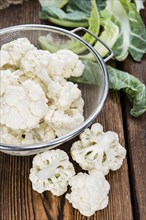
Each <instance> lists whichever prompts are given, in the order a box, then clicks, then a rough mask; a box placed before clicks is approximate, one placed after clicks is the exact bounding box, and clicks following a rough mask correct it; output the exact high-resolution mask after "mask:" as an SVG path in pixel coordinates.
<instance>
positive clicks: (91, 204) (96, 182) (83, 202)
mask: <svg viewBox="0 0 146 220" xmlns="http://www.w3.org/2000/svg"><path fill="white" fill-rule="evenodd" d="M69 185H70V186H71V193H68V194H66V199H68V200H69V202H70V203H72V205H73V207H74V208H75V209H78V210H79V211H80V213H81V214H82V215H84V216H86V217H90V216H91V215H93V214H94V213H95V212H96V211H98V210H101V209H104V208H105V207H107V205H108V193H109V189H110V185H109V183H108V182H107V181H106V179H105V177H104V175H103V173H102V172H99V171H95V170H93V171H90V173H89V174H86V173H78V174H77V175H76V176H73V177H72V178H71V179H70V180H69Z"/></svg>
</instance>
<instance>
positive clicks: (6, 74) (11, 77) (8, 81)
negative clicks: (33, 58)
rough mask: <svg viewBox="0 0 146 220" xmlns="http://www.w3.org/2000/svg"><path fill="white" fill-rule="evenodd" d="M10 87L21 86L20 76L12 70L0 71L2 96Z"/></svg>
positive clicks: (0, 94) (0, 91) (0, 92)
mask: <svg viewBox="0 0 146 220" xmlns="http://www.w3.org/2000/svg"><path fill="white" fill-rule="evenodd" d="M9 85H19V83H18V76H16V75H15V74H14V73H12V72H11V71H10V70H0V96H2V95H3V94H4V93H5V91H6V88H7V86H9Z"/></svg>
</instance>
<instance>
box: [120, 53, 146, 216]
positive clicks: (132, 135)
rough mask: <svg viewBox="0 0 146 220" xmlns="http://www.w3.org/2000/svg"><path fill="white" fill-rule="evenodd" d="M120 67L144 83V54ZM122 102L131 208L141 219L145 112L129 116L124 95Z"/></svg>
mask: <svg viewBox="0 0 146 220" xmlns="http://www.w3.org/2000/svg"><path fill="white" fill-rule="evenodd" d="M122 68H124V69H125V70H126V71H127V72H130V73H131V74H132V75H135V76H137V77H138V78H139V79H140V80H141V81H142V82H143V83H145V84H146V76H145V73H146V56H145V57H144V58H143V60H142V62H141V63H134V62H133V61H132V60H131V59H130V58H128V59H127V60H126V61H125V62H124V64H123V65H122ZM123 103H125V106H124V107H123V115H124V127H125V132H126V143H127V145H128V160H129V173H130V180H131V193H132V199H133V210H134V215H135V217H136V219H141V220H143V219H145V216H146V114H144V115H142V116H141V117H139V118H134V117H131V116H130V114H129V112H130V109H131V104H130V103H129V101H128V100H127V98H125V96H124V97H123Z"/></svg>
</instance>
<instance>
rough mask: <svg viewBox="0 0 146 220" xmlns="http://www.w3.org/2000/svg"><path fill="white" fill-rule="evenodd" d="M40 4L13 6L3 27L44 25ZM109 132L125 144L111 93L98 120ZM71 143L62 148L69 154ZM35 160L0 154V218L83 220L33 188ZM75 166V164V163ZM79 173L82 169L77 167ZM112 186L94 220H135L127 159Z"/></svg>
mask: <svg viewBox="0 0 146 220" xmlns="http://www.w3.org/2000/svg"><path fill="white" fill-rule="evenodd" d="M38 12H39V4H38V2H37V1H29V2H28V3H24V4H23V6H11V7H10V8H9V9H6V10H3V11H1V13H0V21H1V27H8V26H11V25H16V24H24V23H40V20H39V18H38ZM97 120H98V121H99V122H100V123H102V124H103V126H104V129H105V130H113V131H115V132H117V133H118V134H119V136H120V142H121V143H122V144H123V145H125V143H124V130H123V123H122V121H123V119H122V112H121V107H120V99H119V94H118V93H116V92H110V94H109V96H108V99H107V101H106V104H105V106H104V108H103V110H102V112H101V114H100V116H99V117H98V119H97ZM71 143H72V142H71V141H70V142H69V143H66V144H64V145H63V146H61V149H66V151H68V152H69V148H70V146H71ZM31 162H32V157H14V156H9V155H6V154H3V153H0V178H1V181H0V192H1V194H0V219H1V220H24V219H28V220H30V219H31V220H32V219H35V220H36V219H37V220H46V219H49V220H57V219H59V220H62V219H64V220H83V219H89V218H85V217H83V216H82V215H81V214H80V213H79V212H78V211H77V210H75V209H73V208H72V206H71V204H69V203H68V201H67V200H66V199H65V198H64V196H61V197H56V196H53V195H52V194H51V193H49V192H45V193H43V194H38V193H37V192H34V191H33V190H32V188H31V183H30V181H29V178H28V176H29V170H30V167H31ZM74 164H75V163H74ZM75 167H76V169H77V170H79V167H77V165H76V166H75ZM107 179H108V181H109V182H110V185H111V191H110V195H109V196H110V201H109V206H108V207H107V208H106V209H104V210H102V211H99V212H97V213H96V214H95V215H94V216H93V217H91V218H90V219H91V220H97V219H99V220H131V219H133V216H132V207H131V198H130V186H129V179H128V168H127V160H125V161H124V164H123V166H122V168H121V169H120V170H119V171H117V172H111V173H110V174H109V175H108V176H107Z"/></svg>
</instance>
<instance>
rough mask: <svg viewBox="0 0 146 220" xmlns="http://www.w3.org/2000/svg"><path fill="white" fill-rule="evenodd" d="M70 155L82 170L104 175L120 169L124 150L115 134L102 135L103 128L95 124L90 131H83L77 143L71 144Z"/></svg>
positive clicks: (109, 132) (124, 154)
mask: <svg viewBox="0 0 146 220" xmlns="http://www.w3.org/2000/svg"><path fill="white" fill-rule="evenodd" d="M71 155H72V158H73V160H75V161H76V162H77V163H79V165H80V166H81V167H82V169H85V170H94V169H96V170H100V171H102V172H103V173H104V174H105V175H106V174H108V172H109V170H113V171H114V170H117V169H119V168H120V167H121V165H122V162H123V159H124V158H125V156H126V150H125V148H124V147H122V146H121V145H120V143H119V138H118V135H117V134H116V133H115V132H112V131H108V132H106V133H104V132H103V127H102V126H101V125H100V124H99V123H95V124H93V125H92V127H91V129H85V131H84V132H83V133H82V134H81V135H80V140H79V141H76V142H75V143H73V145H72V147H71Z"/></svg>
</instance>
